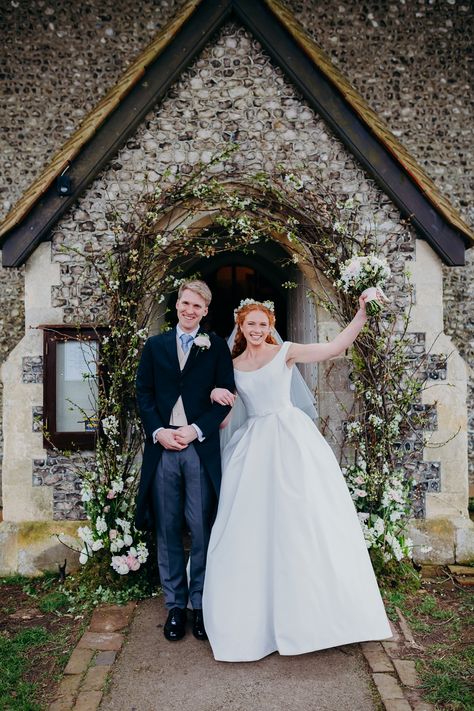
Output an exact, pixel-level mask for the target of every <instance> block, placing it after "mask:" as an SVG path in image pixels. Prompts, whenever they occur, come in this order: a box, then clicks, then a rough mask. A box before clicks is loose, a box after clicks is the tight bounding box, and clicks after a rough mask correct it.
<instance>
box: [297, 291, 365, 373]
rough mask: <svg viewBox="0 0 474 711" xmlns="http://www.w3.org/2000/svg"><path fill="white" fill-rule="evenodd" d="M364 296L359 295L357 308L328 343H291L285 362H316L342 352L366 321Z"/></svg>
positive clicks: (351, 342)
mask: <svg viewBox="0 0 474 711" xmlns="http://www.w3.org/2000/svg"><path fill="white" fill-rule="evenodd" d="M366 300H367V297H366V296H360V297H359V310H358V311H357V313H356V315H355V316H354V318H353V319H352V321H351V322H350V324H349V325H348V326H346V328H345V329H344V330H343V331H341V333H338V335H337V336H336V337H335V338H333V339H332V341H329V343H308V344H304V343H292V344H291V346H290V348H289V349H288V354H287V358H286V362H287V363H288V364H289V365H290V364H291V365H293V363H318V362H320V361H323V360H330V359H331V358H336V357H337V356H339V355H341V354H342V353H344V351H345V350H346V349H347V348H349V346H351V345H352V344H353V343H354V341H355V339H356V338H357V336H358V335H359V333H360V331H361V330H362V328H363V326H364V324H365V323H366V321H367V314H366V311H365V306H366Z"/></svg>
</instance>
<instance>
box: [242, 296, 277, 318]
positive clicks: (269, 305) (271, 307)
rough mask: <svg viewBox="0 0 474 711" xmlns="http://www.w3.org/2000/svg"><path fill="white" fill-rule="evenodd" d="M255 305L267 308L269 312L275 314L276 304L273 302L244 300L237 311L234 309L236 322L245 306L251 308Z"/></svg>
mask: <svg viewBox="0 0 474 711" xmlns="http://www.w3.org/2000/svg"><path fill="white" fill-rule="evenodd" d="M253 304H255V306H265V308H267V309H268V310H269V311H271V312H272V313H275V304H274V303H273V301H256V300H255V299H242V301H241V302H240V304H239V305H238V307H237V308H236V309H234V321H237V314H238V313H239V311H240V309H243V308H244V306H250V305H253Z"/></svg>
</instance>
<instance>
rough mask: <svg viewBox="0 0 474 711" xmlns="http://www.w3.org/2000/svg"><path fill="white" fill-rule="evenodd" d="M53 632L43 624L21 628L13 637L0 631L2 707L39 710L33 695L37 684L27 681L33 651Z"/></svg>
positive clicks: (0, 707)
mask: <svg viewBox="0 0 474 711" xmlns="http://www.w3.org/2000/svg"><path fill="white" fill-rule="evenodd" d="M50 639H51V635H50V634H49V633H48V631H47V630H45V629H44V628H43V627H36V628H35V629H26V630H23V631H21V632H18V633H17V634H16V635H14V636H13V637H12V638H11V639H8V638H7V637H6V636H5V635H4V634H2V635H0V659H1V666H0V709H5V710H6V709H8V711H40V710H41V706H39V704H37V703H36V702H35V701H34V699H35V697H36V695H37V684H36V683H31V682H28V681H25V680H24V679H23V675H24V673H25V671H26V670H27V668H28V665H29V663H30V658H31V654H32V652H36V651H37V650H38V649H41V647H42V646H43V645H45V644H46V643H47V642H49V641H50Z"/></svg>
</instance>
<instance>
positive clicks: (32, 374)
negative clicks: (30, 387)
mask: <svg viewBox="0 0 474 711" xmlns="http://www.w3.org/2000/svg"><path fill="white" fill-rule="evenodd" d="M22 380H23V382H24V383H42V382H43V356H25V357H24V358H23V377H22Z"/></svg>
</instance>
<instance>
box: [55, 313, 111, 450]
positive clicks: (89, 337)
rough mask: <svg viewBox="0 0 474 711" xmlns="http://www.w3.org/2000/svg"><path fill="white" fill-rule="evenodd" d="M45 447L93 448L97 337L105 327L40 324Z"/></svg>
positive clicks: (95, 424) (98, 342)
mask: <svg viewBox="0 0 474 711" xmlns="http://www.w3.org/2000/svg"><path fill="white" fill-rule="evenodd" d="M43 329H44V330H43V333H44V341H43V342H44V353H43V368H44V400H43V412H44V415H43V417H44V428H45V433H44V437H43V442H44V446H45V447H49V446H51V445H54V446H56V447H58V448H59V449H91V450H92V449H94V448H95V440H96V435H97V430H98V421H97V395H98V383H99V381H98V377H99V355H100V336H101V335H102V333H103V332H105V330H106V329H93V328H65V327H63V326H43Z"/></svg>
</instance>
